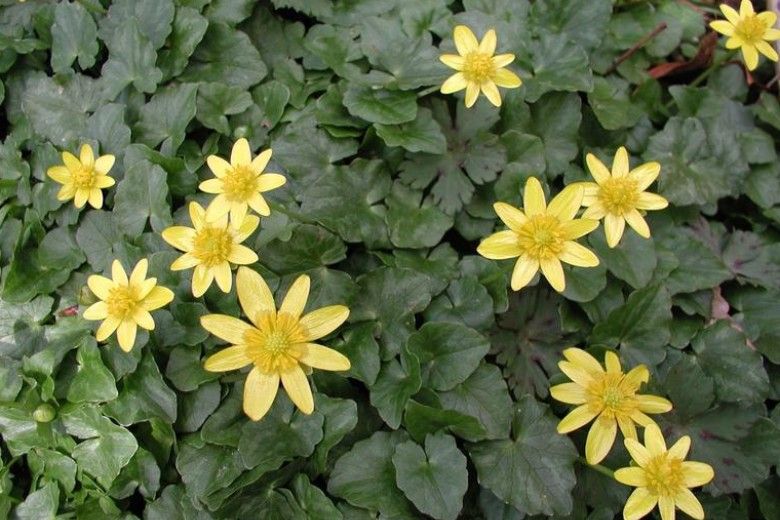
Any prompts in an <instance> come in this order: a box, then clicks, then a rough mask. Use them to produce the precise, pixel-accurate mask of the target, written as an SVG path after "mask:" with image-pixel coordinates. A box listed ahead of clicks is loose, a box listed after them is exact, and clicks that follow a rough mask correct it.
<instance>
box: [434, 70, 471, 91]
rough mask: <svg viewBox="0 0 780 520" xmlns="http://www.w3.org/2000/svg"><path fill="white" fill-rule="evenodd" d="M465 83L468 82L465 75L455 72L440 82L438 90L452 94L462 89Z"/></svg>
mask: <svg viewBox="0 0 780 520" xmlns="http://www.w3.org/2000/svg"><path fill="white" fill-rule="evenodd" d="M467 85H468V82H467V81H466V77H465V76H464V75H463V73H462V72H456V73H455V74H453V75H452V76H450V77H449V78H447V79H446V80H445V81H444V83H442V84H441V89H440V90H441V93H442V94H452V93H453V92H458V91H459V90H463V89H464V88H466V86H467Z"/></svg>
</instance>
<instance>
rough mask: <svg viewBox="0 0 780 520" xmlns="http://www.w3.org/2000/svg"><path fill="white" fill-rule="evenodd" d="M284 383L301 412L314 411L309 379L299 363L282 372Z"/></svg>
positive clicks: (288, 393)
mask: <svg viewBox="0 0 780 520" xmlns="http://www.w3.org/2000/svg"><path fill="white" fill-rule="evenodd" d="M282 385H284V389H285V390H286V391H287V395H289V396H290V400H291V401H292V402H293V403H295V406H297V407H298V409H299V410H300V411H301V412H303V413H305V414H306V415H308V414H310V413H312V412H313V411H314V397H313V396H312V395H311V387H310V386H309V380H308V379H306V374H304V373H303V370H302V369H301V367H300V366H299V365H295V367H294V368H293V369H291V370H290V371H289V372H285V373H283V374H282Z"/></svg>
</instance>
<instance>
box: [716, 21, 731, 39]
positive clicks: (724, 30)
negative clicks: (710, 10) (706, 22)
mask: <svg viewBox="0 0 780 520" xmlns="http://www.w3.org/2000/svg"><path fill="white" fill-rule="evenodd" d="M710 27H712V29H713V30H715V31H717V32H719V33H720V34H722V35H724V36H731V35H732V34H734V26H733V25H732V24H731V23H729V22H727V21H726V20H715V21H714V22H710Z"/></svg>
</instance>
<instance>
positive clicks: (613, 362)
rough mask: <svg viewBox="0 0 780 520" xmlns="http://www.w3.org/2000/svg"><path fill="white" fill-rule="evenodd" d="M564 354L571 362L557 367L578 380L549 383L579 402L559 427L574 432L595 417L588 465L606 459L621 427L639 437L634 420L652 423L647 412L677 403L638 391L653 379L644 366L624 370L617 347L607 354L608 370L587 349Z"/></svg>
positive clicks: (559, 395) (558, 394)
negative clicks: (642, 385)
mask: <svg viewBox="0 0 780 520" xmlns="http://www.w3.org/2000/svg"><path fill="white" fill-rule="evenodd" d="M563 355H564V357H565V358H566V361H560V362H559V363H558V367H560V369H561V372H563V373H564V374H566V375H567V376H569V378H570V379H571V380H572V381H573V382H571V383H563V384H561V385H556V386H554V387H552V388H550V394H551V395H552V396H553V398H555V399H557V400H558V401H561V402H564V403H567V404H574V405H579V406H577V408H575V409H574V410H572V411H571V412H570V413H569V414H568V415H567V416H566V417H564V418H563V419H562V420H561V422H560V423H559V424H558V432H559V433H569V432H571V431H574V430H576V429H578V428H581V427H582V426H585V425H586V424H588V423H589V422H590V421H592V420H593V419H596V420H595V421H594V423H593V426H591V428H590V431H589V432H588V438H587V440H586V441H585V458H586V459H587V460H588V463H589V464H598V463H599V462H601V461H602V460H604V457H606V456H607V454H608V453H609V450H610V449H611V448H612V445H613V444H614V442H615V436H616V435H617V428H618V427H620V431H621V432H622V433H623V436H624V437H625V438H627V439H636V426H635V425H634V423H636V424H639V425H641V426H645V427H647V426H648V425H652V424H655V423H654V422H653V420H652V419H651V418H650V417H648V416H647V415H645V414H648V413H664V412H668V411H669V410H671V409H672V403H670V402H669V401H667V400H666V399H664V398H663V397H658V396H655V395H640V394H637V390H639V387H640V385H641V384H642V383H646V382H647V381H648V380H649V379H650V373H649V372H648V370H647V367H645V366H644V365H639V366H636V367H634V368H633V369H631V370H630V371H629V372H628V373H627V374H625V373H623V369H622V368H621V367H620V360H619V359H618V357H617V354H615V353H614V352H607V353H606V355H605V356H604V364H605V366H606V370H604V368H602V367H601V364H600V363H599V362H598V361H597V360H596V358H594V357H593V356H591V355H590V354H588V353H587V352H585V351H584V350H582V349H578V348H569V349H566V350H564V351H563Z"/></svg>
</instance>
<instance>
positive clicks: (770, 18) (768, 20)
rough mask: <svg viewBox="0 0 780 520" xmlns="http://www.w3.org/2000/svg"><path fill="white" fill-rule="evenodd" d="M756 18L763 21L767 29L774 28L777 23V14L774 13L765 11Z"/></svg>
mask: <svg viewBox="0 0 780 520" xmlns="http://www.w3.org/2000/svg"><path fill="white" fill-rule="evenodd" d="M756 18H758V19H759V20H761V23H763V24H764V25H765V26H766V27H774V25H775V23H777V14H775V12H774V11H764V12H763V13H758V14H757V15H756Z"/></svg>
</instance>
